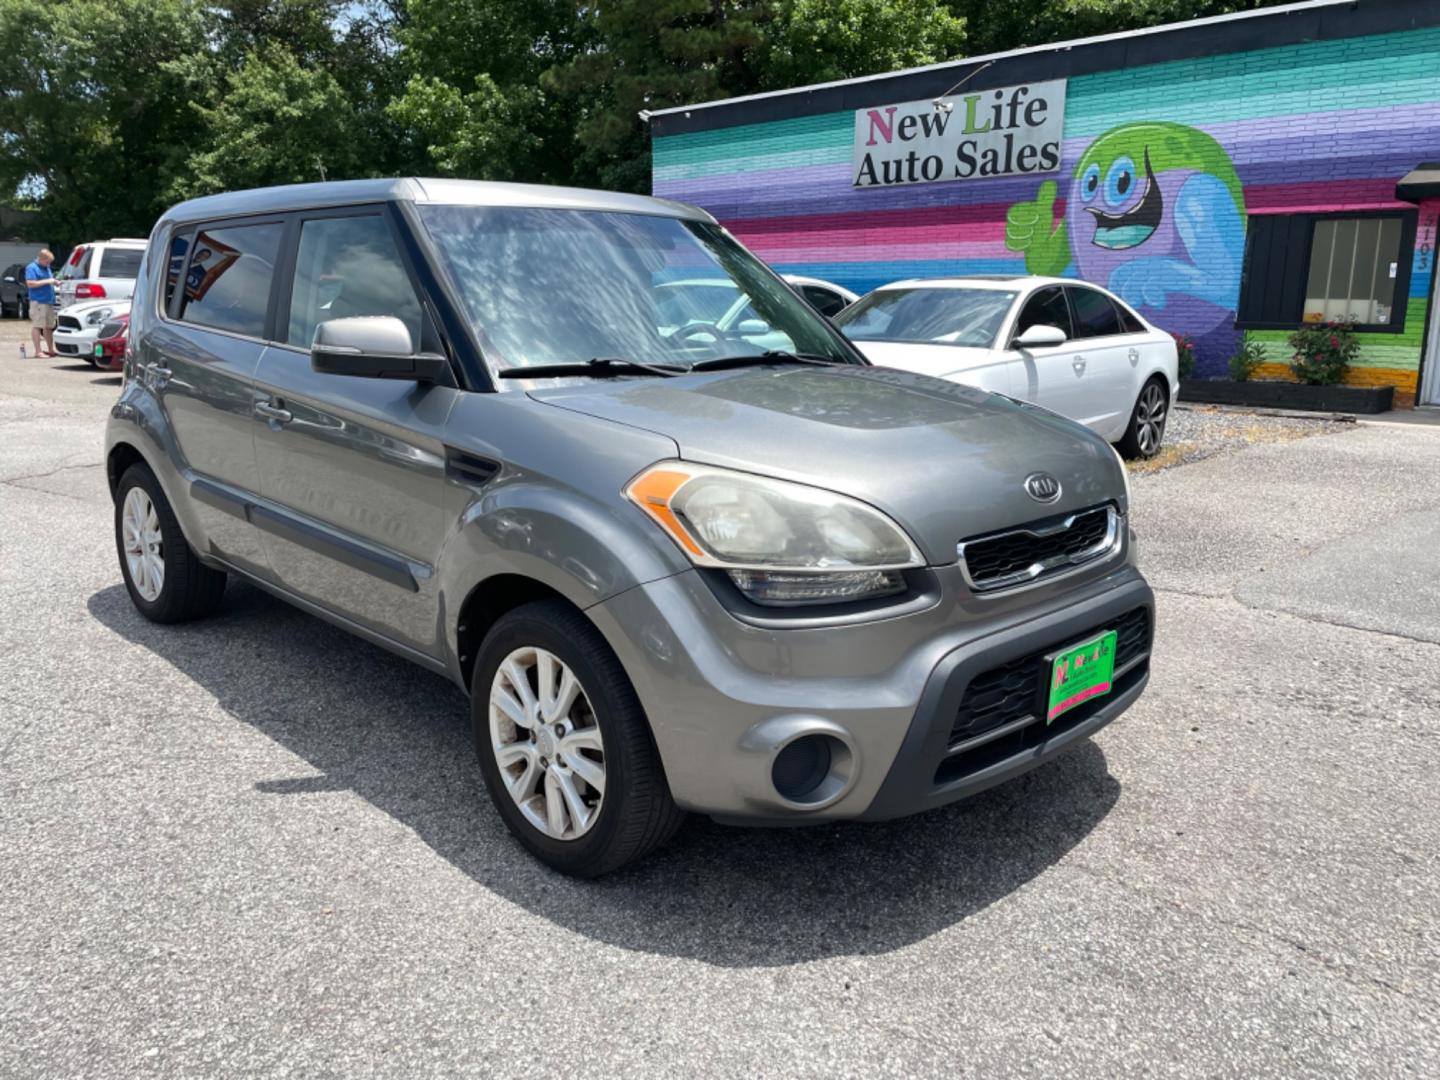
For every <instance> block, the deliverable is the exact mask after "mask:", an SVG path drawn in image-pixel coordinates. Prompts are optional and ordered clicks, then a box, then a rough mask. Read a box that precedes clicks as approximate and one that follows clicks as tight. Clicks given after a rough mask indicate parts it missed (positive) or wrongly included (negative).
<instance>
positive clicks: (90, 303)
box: [61, 299, 130, 322]
mask: <svg viewBox="0 0 1440 1080" xmlns="http://www.w3.org/2000/svg"><path fill="white" fill-rule="evenodd" d="M107 307H108V308H110V309H111V311H112V312H113V313H114V314H115V315H124V314H126V313H127V312H128V311H129V310H130V301H129V300H128V299H126V300H113V299H112V300H103V299H102V300H81V301H80V302H79V303H78V304H69V305H67V306H66V307H64V308H62V309H61V310H63V311H64V312H65V314H66V315H71V316H73V317H74V318H77V319H80V320H81V321H82V322H83V321H84V319H85V316H86V315H88V314H90V312H92V311H99V310H100V309H101V308H107Z"/></svg>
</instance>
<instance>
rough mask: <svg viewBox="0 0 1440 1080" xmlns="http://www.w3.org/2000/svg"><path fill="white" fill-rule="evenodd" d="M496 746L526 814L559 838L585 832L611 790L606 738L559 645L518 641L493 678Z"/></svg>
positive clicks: (509, 786) (508, 785) (504, 775)
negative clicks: (546, 646)
mask: <svg viewBox="0 0 1440 1080" xmlns="http://www.w3.org/2000/svg"><path fill="white" fill-rule="evenodd" d="M489 721H490V748H491V751H492V752H493V753H494V755H495V763H496V765H497V766H498V767H499V771H500V781H501V783H502V784H503V785H504V786H505V789H506V791H507V792H508V793H509V795H510V798H511V799H513V800H514V802H515V805H516V806H517V807H519V808H520V812H521V814H523V815H524V817H525V819H526V821H528V822H529V823H530V824H531V825H532V826H534V827H535V828H536V829H538V830H539V831H540V832H541V833H543V834H544V835H546V836H548V837H551V838H552V839H555V840H575V839H578V838H579V837H581V836H584V835H585V834H586V833H587V832H589V831H590V829H591V827H593V826H594V824H595V822H596V820H597V819H598V818H599V817H600V806H601V803H602V802H603V801H604V798H605V743H604V740H603V739H602V738H601V735H600V727H599V725H598V724H597V723H596V722H595V713H594V711H593V710H592V709H591V707H590V700H589V698H588V697H586V695H585V690H584V688H583V687H582V686H581V685H580V681H579V679H577V678H576V677H575V673H574V672H573V671H571V670H570V668H569V667H568V666H567V665H566V664H565V662H564V661H563V660H561V659H560V658H559V657H558V656H556V655H555V654H554V653H552V652H548V651H547V650H545V649H540V648H536V647H533V646H525V647H523V648H519V649H515V650H514V651H513V652H511V653H510V655H508V656H507V657H505V659H504V660H503V661H502V662H501V664H500V667H499V668H498V669H497V670H496V672H495V677H494V679H492V680H491V683H490V701H489Z"/></svg>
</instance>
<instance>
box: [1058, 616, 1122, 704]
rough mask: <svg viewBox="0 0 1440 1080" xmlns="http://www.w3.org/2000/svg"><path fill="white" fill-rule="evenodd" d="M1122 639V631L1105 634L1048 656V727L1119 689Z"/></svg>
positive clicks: (1102, 632) (1104, 631) (1095, 635)
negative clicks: (1117, 650) (1117, 653)
mask: <svg viewBox="0 0 1440 1080" xmlns="http://www.w3.org/2000/svg"><path fill="white" fill-rule="evenodd" d="M1119 637H1120V633H1119V631H1118V630H1102V631H1100V632H1099V633H1098V634H1092V635H1090V636H1089V637H1088V638H1086V639H1085V640H1084V641H1080V642H1077V643H1076V644H1074V645H1067V646H1066V647H1065V648H1063V649H1056V650H1055V651H1054V652H1052V653H1049V654H1048V655H1046V657H1045V684H1044V685H1045V688H1044V690H1043V691H1042V692H1041V706H1042V708H1043V710H1044V714H1045V726H1046V727H1049V726H1050V725H1051V724H1053V723H1054V722H1055V721H1056V720H1058V719H1059V718H1060V717H1062V716H1064V715H1065V714H1066V713H1068V712H1069V711H1070V710H1071V709H1074V708H1076V707H1078V706H1080V705H1083V704H1085V702H1087V701H1093V700H1094V699H1096V698H1099V697H1104V696H1105V695H1107V694H1109V693H1110V692H1111V691H1112V690H1113V689H1114V688H1115V648H1116V643H1117V642H1118V640H1119ZM1077 660H1078V661H1079V663H1076V661H1077Z"/></svg>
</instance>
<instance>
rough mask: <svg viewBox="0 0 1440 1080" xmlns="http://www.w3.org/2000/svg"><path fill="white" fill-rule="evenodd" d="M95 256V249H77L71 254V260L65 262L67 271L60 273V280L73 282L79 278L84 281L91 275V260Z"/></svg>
mask: <svg viewBox="0 0 1440 1080" xmlns="http://www.w3.org/2000/svg"><path fill="white" fill-rule="evenodd" d="M94 255H95V249H94V248H89V247H77V248H76V249H75V250H74V251H72V252H71V253H70V258H68V259H66V260H65V269H63V270H61V271H60V280H61V281H71V280H74V279H77V278H78V279H79V280H81V281H83V280H84V279H85V277H86V276H87V275H88V274H89V273H90V260H91V259H92V258H93V257H94Z"/></svg>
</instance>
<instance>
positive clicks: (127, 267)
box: [97, 247, 145, 280]
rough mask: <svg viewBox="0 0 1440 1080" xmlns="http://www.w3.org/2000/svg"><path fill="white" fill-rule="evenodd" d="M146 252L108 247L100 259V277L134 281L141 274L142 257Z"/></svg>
mask: <svg viewBox="0 0 1440 1080" xmlns="http://www.w3.org/2000/svg"><path fill="white" fill-rule="evenodd" d="M144 254H145V252H143V251H141V250H139V249H138V248H120V247H107V248H106V249H105V251H104V254H102V255H101V257H100V273H99V275H97V276H99V277H107V278H130V279H132V280H133V279H134V278H135V276H136V275H137V274H139V273H140V256H141V255H144Z"/></svg>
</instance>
